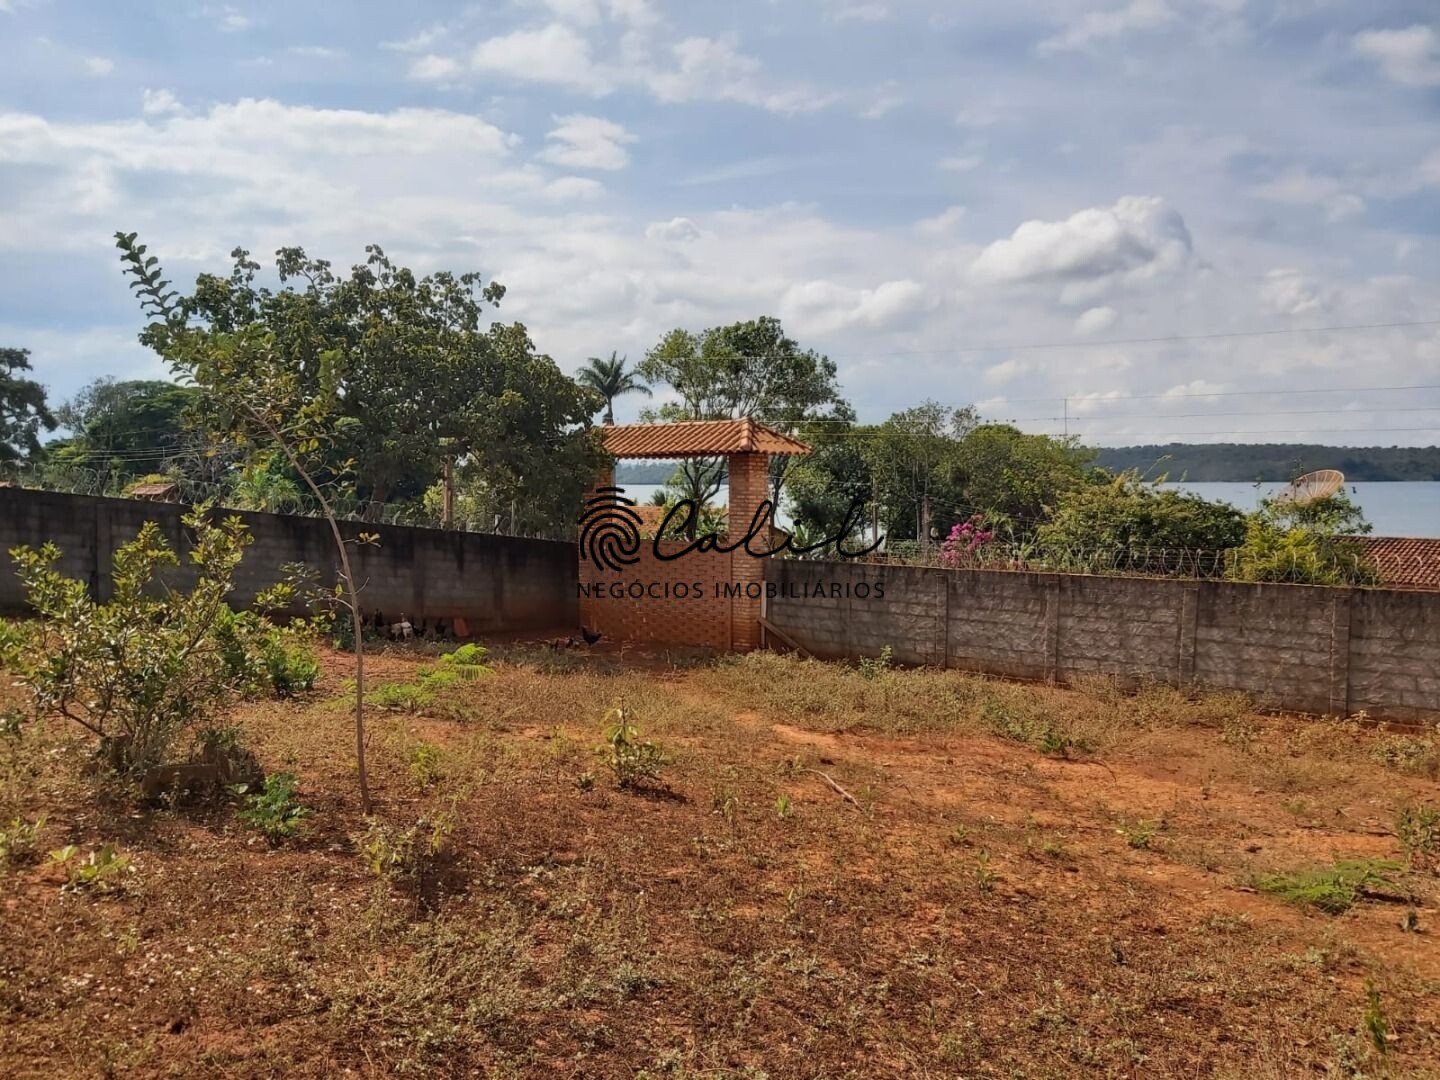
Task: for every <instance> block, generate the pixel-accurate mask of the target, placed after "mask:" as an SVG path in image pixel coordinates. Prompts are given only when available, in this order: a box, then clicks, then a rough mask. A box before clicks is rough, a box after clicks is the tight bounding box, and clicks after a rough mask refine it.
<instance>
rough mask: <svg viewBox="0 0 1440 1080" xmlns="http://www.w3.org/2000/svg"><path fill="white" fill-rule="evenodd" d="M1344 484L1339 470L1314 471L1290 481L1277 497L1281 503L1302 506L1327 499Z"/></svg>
mask: <svg viewBox="0 0 1440 1080" xmlns="http://www.w3.org/2000/svg"><path fill="white" fill-rule="evenodd" d="M1344 484H1345V474H1344V473H1342V472H1341V471H1340V470H1339V469H1316V470H1315V471H1314V472H1311V473H1306V474H1305V475H1304V476H1298V477H1296V478H1295V479H1294V480H1292V481H1290V486H1289V487H1288V488H1286V489H1285V490H1284V491H1282V492H1281V493H1280V495H1279V496H1278V497H1279V498H1280V500H1281V501H1283V502H1289V503H1294V504H1295V505H1296V506H1304V505H1305V504H1306V503H1312V502H1315V501H1317V500H1319V499H1328V498H1329V497H1330V496H1331V495H1334V494H1335V493H1336V492H1337V491H1339V490H1340V489H1341V487H1343V486H1344Z"/></svg>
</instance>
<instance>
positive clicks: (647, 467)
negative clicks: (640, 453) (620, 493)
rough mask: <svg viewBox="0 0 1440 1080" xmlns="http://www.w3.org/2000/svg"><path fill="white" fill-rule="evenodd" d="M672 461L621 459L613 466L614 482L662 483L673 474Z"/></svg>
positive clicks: (674, 467)
mask: <svg viewBox="0 0 1440 1080" xmlns="http://www.w3.org/2000/svg"><path fill="white" fill-rule="evenodd" d="M675 469H676V463H675V462H673V461H622V462H620V463H619V464H618V465H616V466H615V483H617V484H619V485H620V486H621V487H624V486H625V485H626V484H663V483H665V482H666V481H668V480H669V479H670V477H672V476H674V475H675Z"/></svg>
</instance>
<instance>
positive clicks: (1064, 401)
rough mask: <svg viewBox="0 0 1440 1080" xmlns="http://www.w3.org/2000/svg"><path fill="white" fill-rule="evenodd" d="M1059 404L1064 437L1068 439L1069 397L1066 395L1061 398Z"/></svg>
mask: <svg viewBox="0 0 1440 1080" xmlns="http://www.w3.org/2000/svg"><path fill="white" fill-rule="evenodd" d="M1060 406H1061V412H1062V413H1063V418H1064V421H1065V438H1067V439H1068V438H1069V437H1070V399H1069V398H1068V397H1067V398H1061V399H1060Z"/></svg>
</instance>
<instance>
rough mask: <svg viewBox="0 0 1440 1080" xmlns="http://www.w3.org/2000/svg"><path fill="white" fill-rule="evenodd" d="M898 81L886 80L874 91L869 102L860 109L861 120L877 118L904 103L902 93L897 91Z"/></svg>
mask: <svg viewBox="0 0 1440 1080" xmlns="http://www.w3.org/2000/svg"><path fill="white" fill-rule="evenodd" d="M898 85H899V84H898V83H895V82H887V83H886V84H885V85H884V86H882V87H881V88H880V89H879V90H877V91H875V95H874V97H872V98H871V99H870V101H869V103H868V104H867V105H866V106H865V107H864V108H863V109H861V110H860V112H859V113H857V114H856V115H858V116H859V117H860V119H861V120H879V119H880V118H881V117H882V116H884V115H885V114H887V113H890V112H893V111H894V110H895V109H898V108H899V107H900V106H901V105H904V104H905V98H904V96H903V95H901V94H900V93H898V92H897V87H898Z"/></svg>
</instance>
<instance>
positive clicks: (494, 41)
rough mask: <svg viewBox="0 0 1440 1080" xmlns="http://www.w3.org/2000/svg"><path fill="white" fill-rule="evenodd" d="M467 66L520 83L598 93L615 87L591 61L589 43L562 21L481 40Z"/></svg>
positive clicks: (604, 92) (601, 93)
mask: <svg viewBox="0 0 1440 1080" xmlns="http://www.w3.org/2000/svg"><path fill="white" fill-rule="evenodd" d="M470 65H471V67H472V68H474V69H475V70H476V71H481V72H488V73H493V74H497V75H506V76H509V77H510V78H512V79H517V80H519V81H521V82H535V83H550V84H553V85H557V86H567V87H569V88H571V89H573V90H579V91H582V92H584V93H587V94H594V95H597V96H599V95H603V94H608V93H609V92H610V91H611V90H613V89H614V86H615V84H614V80H613V78H612V77H611V76H610V75H609V74H607V73H605V72H603V71H602V70H601V69H600V68H598V67H597V66H596V65H595V62H594V61H593V60H592V58H591V56H590V43H589V42H588V41H587V40H586V39H585V38H583V37H581V36H580V35H579V34H577V33H576V32H575V31H574V30H572V29H570V27H568V26H565V25H564V24H562V23H550V24H549V25H548V26H542V27H540V28H539V29H536V30H516V31H515V32H514V33H510V34H505V35H502V36H501V37H494V38H489V39H488V40H486V41H482V42H480V44H478V45H476V46H475V48H474V50H472V52H471V54H470Z"/></svg>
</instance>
